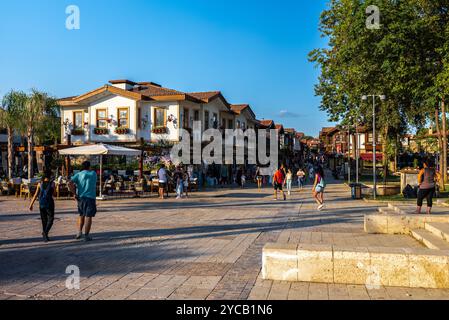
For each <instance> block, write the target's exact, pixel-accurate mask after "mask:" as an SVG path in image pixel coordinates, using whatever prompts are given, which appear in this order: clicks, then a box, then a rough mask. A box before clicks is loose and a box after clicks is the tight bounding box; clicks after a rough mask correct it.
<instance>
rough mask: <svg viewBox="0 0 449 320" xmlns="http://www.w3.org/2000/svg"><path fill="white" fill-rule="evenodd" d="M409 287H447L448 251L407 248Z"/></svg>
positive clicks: (448, 274)
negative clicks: (408, 252)
mask: <svg viewBox="0 0 449 320" xmlns="http://www.w3.org/2000/svg"><path fill="white" fill-rule="evenodd" d="M409 251H410V254H409V261H410V287H414V288H449V252H448V251H445V250H441V251H436V250H434V251H432V252H429V250H426V249H414V250H409Z"/></svg>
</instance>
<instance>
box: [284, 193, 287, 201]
mask: <svg viewBox="0 0 449 320" xmlns="http://www.w3.org/2000/svg"><path fill="white" fill-rule="evenodd" d="M286 200H287V196H286V195H285V193H284V201H286Z"/></svg>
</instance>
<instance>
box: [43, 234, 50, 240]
mask: <svg viewBox="0 0 449 320" xmlns="http://www.w3.org/2000/svg"><path fill="white" fill-rule="evenodd" d="M42 238H44V242H49V241H50V238H49V237H48V235H47V234H46V233H45V232H42Z"/></svg>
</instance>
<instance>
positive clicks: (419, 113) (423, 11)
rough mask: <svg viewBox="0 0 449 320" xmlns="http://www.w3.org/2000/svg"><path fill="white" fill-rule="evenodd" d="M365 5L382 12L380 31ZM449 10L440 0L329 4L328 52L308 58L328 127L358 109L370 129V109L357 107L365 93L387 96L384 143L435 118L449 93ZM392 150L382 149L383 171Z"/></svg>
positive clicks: (382, 108) (325, 23)
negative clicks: (448, 69) (448, 63)
mask: <svg viewBox="0 0 449 320" xmlns="http://www.w3.org/2000/svg"><path fill="white" fill-rule="evenodd" d="M368 5H376V6H378V8H379V9H380V13H381V21H380V22H381V26H380V28H379V29H370V28H367V26H366V20H367V14H366V8H367V7H368ZM447 6H448V3H447V1H443V0H441V1H439V0H436V1H434V0H407V1H405V0H397V1H381V0H372V1H369V2H368V1H362V0H331V1H330V4H329V9H327V10H325V11H324V12H323V13H322V16H321V23H320V30H321V32H322V35H323V37H327V38H328V39H329V45H328V47H326V48H322V49H317V50H314V51H312V52H311V53H310V60H311V61H312V62H314V63H316V64H317V65H318V66H319V67H320V68H321V75H320V78H319V83H318V84H317V86H316V90H315V91H316V94H317V95H318V96H321V97H322V102H321V106H320V108H321V109H322V110H324V111H326V112H327V113H328V114H329V118H330V120H332V121H342V120H343V121H344V119H345V117H346V116H347V115H348V114H350V113H351V112H354V110H356V112H355V113H357V114H359V115H360V116H361V122H362V123H365V124H369V123H372V120H373V119H372V110H371V109H372V104H368V103H361V102H360V98H361V96H362V95H365V94H384V95H386V96H387V101H386V102H384V103H377V105H378V109H377V110H376V120H377V121H376V123H377V128H376V129H377V130H378V131H380V132H381V134H382V140H383V141H385V142H388V141H397V136H398V135H402V134H403V133H405V131H406V130H407V129H408V128H409V126H410V125H412V126H414V127H417V128H421V127H423V126H424V125H425V124H426V123H427V122H428V121H429V120H430V119H433V118H434V115H435V104H436V101H437V99H438V96H439V92H440V91H441V89H440V88H441V86H442V85H443V83H446V86H447V82H444V80H442V82H443V83H438V79H440V78H443V79H444V76H443V75H442V70H443V66H444V59H443V57H444V56H445V51H444V50H445V48H446V47H445V46H444V44H445V42H447V40H445V38H446V39H447V37H445V36H444V35H445V34H444V32H442V31H444V30H447V19H448V18H447ZM445 13H446V15H445ZM446 57H447V55H446ZM390 145H391V143H390ZM394 145H397V143H395V144H394ZM390 149H391V148H390V146H388V143H385V144H384V149H383V153H384V170H385V171H386V170H387V162H386V161H387V159H388V156H389V154H391V150H390ZM385 171H384V173H385Z"/></svg>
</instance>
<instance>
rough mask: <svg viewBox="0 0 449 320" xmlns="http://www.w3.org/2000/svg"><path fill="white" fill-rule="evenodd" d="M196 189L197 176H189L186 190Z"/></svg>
mask: <svg viewBox="0 0 449 320" xmlns="http://www.w3.org/2000/svg"><path fill="white" fill-rule="evenodd" d="M193 189H194V190H195V191H198V190H199V186H198V178H193V179H192V178H191V179H190V181H189V186H188V190H189V192H192V190H193Z"/></svg>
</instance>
